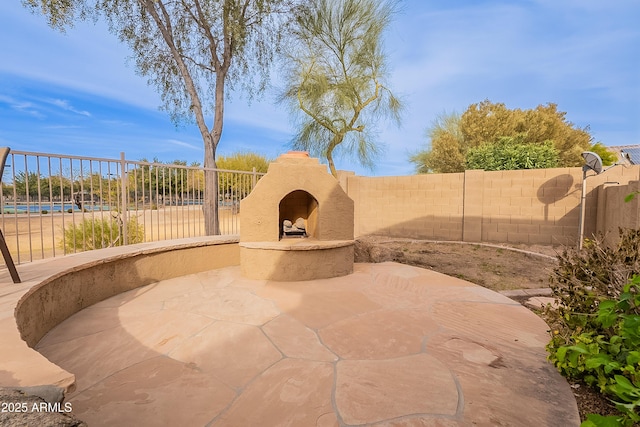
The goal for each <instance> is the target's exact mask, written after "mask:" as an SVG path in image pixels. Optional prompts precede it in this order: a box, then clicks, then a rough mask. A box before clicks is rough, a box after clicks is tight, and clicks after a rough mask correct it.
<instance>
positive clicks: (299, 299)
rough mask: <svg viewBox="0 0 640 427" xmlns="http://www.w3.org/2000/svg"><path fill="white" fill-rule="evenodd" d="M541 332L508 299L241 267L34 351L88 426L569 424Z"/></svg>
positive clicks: (404, 280) (61, 333) (159, 289)
mask: <svg viewBox="0 0 640 427" xmlns="http://www.w3.org/2000/svg"><path fill="white" fill-rule="evenodd" d="M547 329H548V328H547V325H546V324H545V323H544V322H543V321H542V320H540V318H539V317H537V316H536V315H535V314H533V313H531V312H530V311H529V310H527V309H526V308H525V307H523V306H521V305H520V304H518V303H517V302H515V301H512V300H510V299H508V298H507V297H505V296H503V295H500V294H497V293H494V292H491V291H488V290H486V289H484V288H481V287H478V286H476V285H473V284H471V283H468V282H465V281H462V280H459V279H456V278H452V277H448V276H445V275H442V274H438V273H435V272H433V271H429V270H423V269H420V268H416V267H411V266H406V265H400V264H396V263H382V264H356V266H355V271H354V273H353V274H352V275H349V276H345V277H340V278H335V279H324V280H318V281H313V282H287V283H283V282H273V281H265V280H247V279H245V278H242V277H240V268H239V267H229V268H224V269H220V270H216V271H212V272H206V273H198V274H194V275H190V276H184V277H181V278H178V279H172V280H170V281H164V282H160V283H158V284H154V285H149V286H147V287H145V288H141V289H137V290H134V291H131V292H127V293H125V294H121V295H118V296H116V297H114V298H111V299H108V300H105V301H103V302H101V303H98V304H96V305H94V306H92V307H90V308H88V309H85V310H83V311H81V312H79V313H77V314H76V315H74V316H72V317H71V318H69V319H67V320H66V321H65V322H63V323H62V324H60V325H59V326H58V327H56V328H55V329H53V330H52V331H50V332H49V334H48V335H47V336H45V338H44V339H43V340H42V341H41V342H40V343H39V344H38V346H37V349H38V351H40V352H41V353H42V354H43V355H45V356H46V357H47V358H48V359H49V360H51V361H52V362H54V363H56V364H57V365H59V366H60V367H61V368H63V369H65V370H67V371H69V372H72V373H74V374H75V375H76V379H77V389H76V391H75V392H74V393H72V394H70V395H69V396H68V401H69V402H71V403H72V404H73V409H74V410H73V414H74V415H75V416H76V417H78V418H80V419H82V420H84V421H86V422H87V423H88V424H89V425H91V426H96V425H97V426H100V425H142V426H144V425H154V426H155V425H189V426H205V425H206V426H256V425H261V426H321V427H324V426H327V427H328V426H350V425H367V426H380V427H382V426H387V427H388V426H398V427H400V426H406V427H408V426H449V427H452V426H468V425H476V426H496V425H504V426H507V425H509V426H512V425H517V426H559V425H562V426H571V425H578V424H579V417H578V410H577V406H576V403H575V400H574V398H573V394H572V392H571V389H570V387H569V385H568V384H567V382H566V381H565V380H564V379H563V378H562V377H561V376H560V374H558V372H557V371H556V370H555V369H554V368H553V366H552V365H551V364H549V363H548V362H547V361H546V353H545V349H544V346H545V344H546V343H547V341H548V334H547Z"/></svg>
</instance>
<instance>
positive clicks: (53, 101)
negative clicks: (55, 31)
mask: <svg viewBox="0 0 640 427" xmlns="http://www.w3.org/2000/svg"><path fill="white" fill-rule="evenodd" d="M46 102H48V103H49V104H51V105H55V106H56V107H59V108H61V109H63V110H65V111H70V112H72V113H75V114H79V115H81V116H86V117H91V113H90V112H88V111H86V110H78V109H76V108H74V107H73V106H72V105H71V104H70V103H69V101H67V100H64V99H48V100H47V101H46Z"/></svg>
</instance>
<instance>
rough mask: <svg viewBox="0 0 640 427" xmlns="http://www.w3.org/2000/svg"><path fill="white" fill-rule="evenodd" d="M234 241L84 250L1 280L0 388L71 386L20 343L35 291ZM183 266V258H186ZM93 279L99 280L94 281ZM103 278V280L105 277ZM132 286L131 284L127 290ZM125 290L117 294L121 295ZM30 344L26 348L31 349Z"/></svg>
mask: <svg viewBox="0 0 640 427" xmlns="http://www.w3.org/2000/svg"><path fill="white" fill-rule="evenodd" d="M238 241H239V237H238V236H207V237H193V238H186V239H176V240H167V241H160V242H149V243H140V244H136V245H129V246H120V247H115V248H108V249H100V250H94V251H87V252H82V253H78V254H73V255H67V256H63V257H58V258H51V259H46V260H42V261H36V262H32V263H29V264H24V265H20V266H18V269H19V273H20V277H21V279H22V283H18V284H13V283H11V281H10V280H7V281H4V280H3V282H2V284H0V342H1V343H2V346H1V347H0V387H9V388H17V389H29V388H30V387H36V386H47V387H51V386H52V387H57V388H62V389H63V390H64V391H65V392H68V391H72V390H73V388H74V387H75V376H74V375H73V374H71V373H69V372H67V371H65V370H64V369H62V368H60V367H58V366H57V365H55V364H54V363H51V362H50V361H49V360H47V359H46V358H45V357H44V356H43V355H41V354H40V353H38V352H37V351H36V350H35V349H33V348H31V346H30V345H29V344H28V343H27V341H25V332H24V329H25V327H26V326H28V325H22V324H21V320H20V319H21V313H20V311H21V307H22V306H23V304H25V302H27V301H29V300H30V298H31V297H32V296H35V295H37V294H38V292H42V291H43V290H45V291H52V290H51V289H48V288H53V287H54V286H55V285H56V284H58V285H59V284H61V283H63V282H68V281H69V280H67V279H69V277H70V276H71V275H74V274H76V273H80V272H85V273H86V272H87V270H91V269H94V268H97V267H100V266H106V265H117V264H118V263H124V262H128V261H129V260H131V259H135V258H141V259H147V260H149V261H148V263H152V262H153V258H154V257H155V256H157V255H161V254H163V256H165V255H166V254H172V253H175V254H179V253H180V251H183V250H189V249H195V248H207V247H213V246H219V245H232V246H234V247H236V248H238V246H237V244H238ZM230 259H232V260H233V261H232V262H229V265H237V264H239V256H231V258H230ZM180 262H181V263H184V262H185V261H184V259H181V260H180ZM193 262H194V263H196V262H197V261H193ZM188 263H189V258H188V259H187V264H188ZM186 267H188V265H187V266H186ZM198 268H202V265H198ZM214 268H218V267H212V269H214ZM194 272H196V271H194ZM159 274H160V276H162V275H163V274H164V275H166V276H170V274H165V273H163V272H160V273H159ZM3 276H4V275H3ZM7 276H8V273H7ZM173 277H176V276H173ZM169 278H171V277H155V278H154V279H156V280H164V279H169ZM97 280H98V281H99V280H100V277H98V278H97ZM106 280H107V278H105V281H106ZM143 285H146V283H141V284H139V285H138V286H143ZM138 286H132V287H131V289H134V288H135V287H138ZM125 290H126V289H125ZM125 290H121V292H123V291H125ZM111 296H113V295H111ZM107 297H108V296H107ZM96 302H98V301H90V302H89V303H88V305H92V304H95V303H96ZM80 309H81V308H80ZM54 311H55V310H54ZM53 327H55V325H52V326H51V328H53ZM51 328H48V329H51ZM47 331H48V330H47ZM47 331H45V333H46V332H47ZM27 339H28V338H27ZM38 340H39V339H38ZM36 343H37V342H36ZM36 343H31V344H32V345H35V344H36Z"/></svg>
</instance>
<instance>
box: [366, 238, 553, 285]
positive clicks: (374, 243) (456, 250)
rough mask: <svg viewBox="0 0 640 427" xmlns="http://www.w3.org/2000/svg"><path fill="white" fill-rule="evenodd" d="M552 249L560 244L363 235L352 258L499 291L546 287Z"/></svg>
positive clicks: (551, 259) (551, 263)
mask: <svg viewBox="0 0 640 427" xmlns="http://www.w3.org/2000/svg"><path fill="white" fill-rule="evenodd" d="M510 248H511V249H510ZM512 249H515V250H512ZM556 251H561V248H560V247H557V248H554V247H551V246H541V245H518V246H511V247H506V246H501V245H484V244H461V243H452V242H426V241H421V240H411V239H397V238H388V237H380V236H367V237H364V238H360V239H358V247H357V248H356V261H358V256H361V257H363V260H364V259H366V257H369V258H371V260H372V261H374V262H380V261H386V260H389V261H397V262H401V263H403V264H410V265H415V266H418V267H422V268H429V269H431V270H434V271H437V272H440V273H444V274H447V275H450V276H454V277H458V278H460V279H464V280H468V281H470V282H473V283H476V284H478V285H481V286H484V287H486V288H489V289H492V290H496V291H501V290H507V289H523V288H528V289H531V288H544V287H548V286H549V284H548V283H549V274H550V273H551V271H552V269H553V267H554V266H555V265H556V260H555V258H554V257H555V255H556ZM358 252H360V253H358ZM376 258H377V259H376Z"/></svg>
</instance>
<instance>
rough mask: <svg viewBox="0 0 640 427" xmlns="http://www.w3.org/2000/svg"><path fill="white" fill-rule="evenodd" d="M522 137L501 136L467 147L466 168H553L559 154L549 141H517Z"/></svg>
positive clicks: (496, 169) (557, 162) (556, 164)
mask: <svg viewBox="0 0 640 427" xmlns="http://www.w3.org/2000/svg"><path fill="white" fill-rule="evenodd" d="M521 139H522V138H510V137H503V138H500V140H499V141H498V142H496V143H492V144H484V145H480V146H478V147H472V148H469V150H468V151H467V155H466V168H467V169H484V170H486V171H498V170H514V169H544V168H555V167H557V166H558V164H559V159H560V154H559V152H558V150H557V149H556V148H554V146H553V143H552V142H551V141H546V142H544V143H542V144H526V143H522V142H519V140H521Z"/></svg>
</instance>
